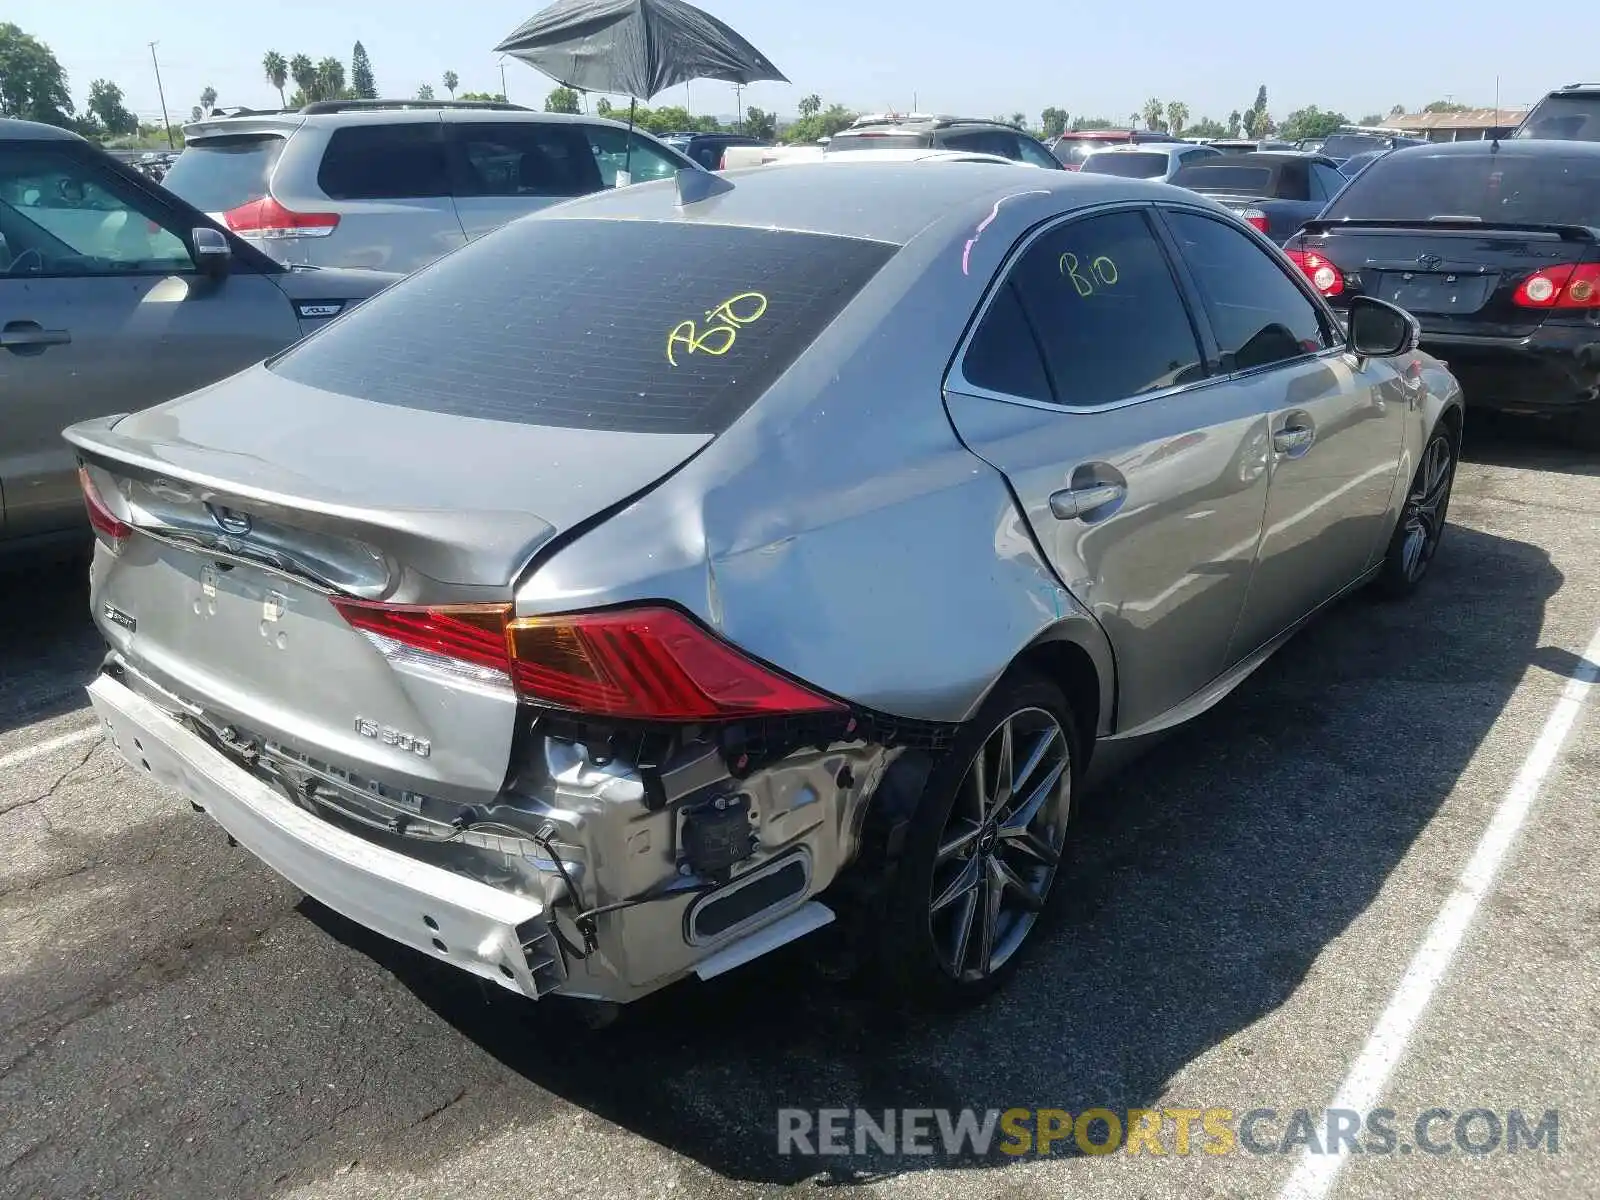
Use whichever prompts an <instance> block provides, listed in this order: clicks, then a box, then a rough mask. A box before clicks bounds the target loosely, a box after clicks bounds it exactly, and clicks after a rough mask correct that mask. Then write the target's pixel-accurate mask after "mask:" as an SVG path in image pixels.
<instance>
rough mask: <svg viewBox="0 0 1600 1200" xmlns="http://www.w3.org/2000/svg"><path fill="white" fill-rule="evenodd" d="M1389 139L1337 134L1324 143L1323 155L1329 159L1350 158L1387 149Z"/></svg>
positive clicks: (1354, 134) (1355, 134)
mask: <svg viewBox="0 0 1600 1200" xmlns="http://www.w3.org/2000/svg"><path fill="white" fill-rule="evenodd" d="M1388 145H1389V141H1388V139H1387V138H1375V137H1364V136H1362V135H1361V134H1358V133H1336V134H1334V135H1333V136H1332V137H1330V138H1329V139H1328V140H1327V141H1325V142H1323V143H1322V153H1323V154H1326V155H1327V156H1328V157H1329V158H1349V157H1350V156H1351V155H1352V154H1363V153H1365V152H1366V151H1368V150H1384V149H1387V148H1388Z"/></svg>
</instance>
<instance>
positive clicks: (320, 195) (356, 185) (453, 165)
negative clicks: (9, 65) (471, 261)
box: [164, 100, 699, 272]
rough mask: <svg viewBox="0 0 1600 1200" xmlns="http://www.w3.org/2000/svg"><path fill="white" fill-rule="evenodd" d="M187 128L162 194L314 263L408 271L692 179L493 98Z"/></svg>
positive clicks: (358, 105)
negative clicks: (613, 197)
mask: <svg viewBox="0 0 1600 1200" xmlns="http://www.w3.org/2000/svg"><path fill="white" fill-rule="evenodd" d="M183 132H184V138H185V146H184V151H183V154H182V155H181V156H180V157H179V158H178V161H177V163H176V164H175V165H174V166H173V167H172V169H171V170H170V171H169V172H168V173H167V176H166V179H165V180H164V183H165V185H166V187H167V188H168V189H169V190H171V191H172V192H173V193H174V194H175V195H178V196H181V197H183V199H185V200H187V201H188V202H189V203H190V204H192V205H194V206H195V207H196V208H199V209H202V210H204V211H205V212H207V213H209V214H210V215H211V216H212V218H213V219H214V220H216V221H217V222H218V223H219V224H222V225H224V226H226V227H227V228H229V229H231V230H232V231H233V232H234V233H236V234H238V235H239V236H240V237H242V238H245V239H246V240H247V241H249V242H251V243H252V244H253V245H255V246H257V247H259V248H260V249H262V250H264V251H265V252H267V253H268V254H270V255H272V256H273V257H274V258H277V259H279V260H281V261H283V262H286V263H303V264H309V265H313V266H322V267H367V268H373V269H377V270H384V271H401V272H407V271H414V270H416V268H418V267H420V266H422V265H423V264H425V263H429V262H432V261H433V260H434V259H436V258H438V257H439V256H440V255H442V254H447V253H449V252H450V251H451V250H454V249H455V248H456V247H457V246H461V245H465V244H466V243H467V242H469V241H471V240H472V239H473V238H477V237H482V236H483V235H484V234H486V233H488V232H490V231H491V230H494V229H498V228H499V227H500V226H502V225H504V224H505V223H506V222H507V221H511V220H514V219H516V218H517V217H520V216H522V215H523V214H524V213H530V212H533V211H535V210H536V209H540V208H544V207H546V206H548V205H551V204H556V203H559V202H560V201H562V200H569V199H571V198H572V197H574V196H583V195H588V194H589V193H591V192H598V191H602V190H604V189H606V188H611V187H615V186H616V185H617V183H618V182H619V181H622V182H627V181H629V180H630V179H631V180H632V181H633V182H635V183H640V182H644V181H646V180H651V179H663V178H667V177H670V176H671V175H673V174H674V173H675V172H676V171H678V170H679V169H681V168H684V167H693V168H695V169H699V168H698V167H697V166H696V164H695V163H693V162H692V161H691V160H690V159H688V158H686V157H685V156H684V155H683V154H681V153H679V152H678V151H676V150H674V149H672V148H671V147H669V146H666V145H663V144H662V143H661V142H659V141H657V140H656V139H655V138H653V137H651V136H650V135H649V134H648V133H646V132H644V131H643V130H641V129H635V130H634V131H633V132H632V134H631V135H630V134H629V132H628V128H627V126H625V125H622V124H620V123H618V122H616V121H608V120H606V119H605V118H603V117H588V116H575V115H567V114H564V113H544V112H533V111H532V110H530V109H525V108H522V107H521V106H519V105H515V104H506V103H504V102H493V101H466V100H461V101H448V100H430V101H410V100H330V101H323V102H319V103H316V104H308V105H306V106H305V107H304V108H302V109H298V110H296V111H293V112H283V113H266V114H254V113H252V114H248V115H243V116H228V117H213V118H209V119H207V120H203V121H197V122H195V123H194V124H192V125H186V126H184V131H183Z"/></svg>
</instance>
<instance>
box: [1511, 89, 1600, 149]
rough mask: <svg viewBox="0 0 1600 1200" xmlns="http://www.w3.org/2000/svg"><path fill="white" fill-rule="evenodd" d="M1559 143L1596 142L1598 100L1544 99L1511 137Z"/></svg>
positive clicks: (1592, 97)
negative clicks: (1551, 140) (1549, 140)
mask: <svg viewBox="0 0 1600 1200" xmlns="http://www.w3.org/2000/svg"><path fill="white" fill-rule="evenodd" d="M1513 136H1514V137H1518V138H1540V139H1553V140H1556V141H1563V142H1600V96H1596V95H1592V94H1591V95H1581V94H1580V95H1576V96H1546V97H1545V98H1544V99H1543V100H1541V101H1539V103H1538V104H1536V105H1534V109H1533V111H1532V112H1531V113H1529V114H1528V116H1527V119H1526V120H1524V121H1523V122H1522V124H1521V125H1520V126H1519V127H1518V129H1517V132H1516V133H1515V134H1514V135H1513Z"/></svg>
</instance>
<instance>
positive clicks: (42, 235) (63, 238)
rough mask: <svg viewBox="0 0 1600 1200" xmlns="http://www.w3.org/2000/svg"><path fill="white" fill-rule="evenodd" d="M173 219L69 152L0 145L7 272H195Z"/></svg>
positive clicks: (0, 262) (1, 266) (3, 266)
mask: <svg viewBox="0 0 1600 1200" xmlns="http://www.w3.org/2000/svg"><path fill="white" fill-rule="evenodd" d="M171 221H172V217H171V214H170V213H168V212H167V211H166V210H165V209H164V208H163V206H162V205H160V204H158V203H156V202H155V201H154V200H153V199H152V198H150V197H149V196H145V195H143V194H142V193H141V192H140V191H139V189H138V188H136V187H135V186H133V185H132V184H130V183H129V182H127V181H126V180H124V179H122V178H121V177H119V176H118V175H116V174H115V173H114V172H112V171H108V170H106V169H104V168H103V167H102V166H100V165H99V164H96V163H93V162H89V161H86V160H85V159H84V158H83V157H81V156H80V155H78V154H76V153H74V152H72V151H70V150H61V149H55V148H50V147H39V148H35V147H32V146H29V145H26V144H23V145H12V146H10V147H7V148H5V149H3V150H0V238H3V239H4V245H3V248H0V270H3V271H4V272H5V273H6V274H8V275H10V276H13V277H16V276H23V275H51V276H62V275H170V274H174V273H178V272H186V271H193V270H194V269H195V268H194V259H193V258H192V257H191V255H190V253H189V250H188V247H187V246H186V245H185V243H184V241H183V238H182V237H180V236H179V235H178V233H177V232H175V231H174V230H173V229H172V228H170V227H169V226H170V225H171Z"/></svg>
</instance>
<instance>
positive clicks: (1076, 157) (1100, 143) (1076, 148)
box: [1051, 137, 1131, 166]
mask: <svg viewBox="0 0 1600 1200" xmlns="http://www.w3.org/2000/svg"><path fill="white" fill-rule="evenodd" d="M1129 140H1131V139H1129V138H1075V137H1064V138H1062V139H1061V140H1060V141H1058V142H1057V143H1056V144H1055V145H1054V146H1052V147H1051V152H1052V153H1053V154H1054V155H1055V156H1056V158H1058V159H1059V160H1061V161H1062V162H1064V163H1067V164H1068V165H1069V166H1070V165H1072V164H1074V163H1081V162H1082V161H1083V160H1084V159H1086V158H1088V157H1089V155H1091V154H1093V153H1094V152H1095V151H1096V150H1104V149H1105V148H1106V147H1107V146H1120V145H1122V144H1124V143H1125V142H1127V141H1129Z"/></svg>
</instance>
